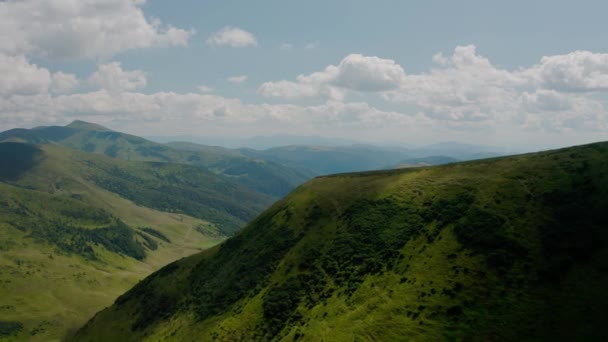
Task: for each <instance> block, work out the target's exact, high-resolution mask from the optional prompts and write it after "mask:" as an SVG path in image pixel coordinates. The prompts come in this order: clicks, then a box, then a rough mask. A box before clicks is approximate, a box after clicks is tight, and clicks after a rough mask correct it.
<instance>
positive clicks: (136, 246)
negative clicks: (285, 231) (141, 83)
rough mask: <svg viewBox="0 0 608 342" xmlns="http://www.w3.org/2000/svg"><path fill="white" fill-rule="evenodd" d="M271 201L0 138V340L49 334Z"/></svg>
mask: <svg viewBox="0 0 608 342" xmlns="http://www.w3.org/2000/svg"><path fill="white" fill-rule="evenodd" d="M271 201H272V199H271V198H270V197H269V196H264V195H261V194H259V193H255V192H253V191H252V190H250V189H248V188H246V187H243V186H241V185H239V184H234V183H232V182H227V181H226V180H225V179H224V178H223V177H220V176H218V175H216V174H214V173H211V172H208V171H205V170H203V169H200V168H197V167H193V166H188V165H178V164H168V163H152V162H129V161H123V160H117V159H112V158H109V157H105V156H101V155H95V154H90V153H84V152H79V151H76V150H72V149H68V148H65V147H61V146H57V145H31V144H26V143H12V142H6V143H0V298H2V301H1V302H0V340H2V338H3V337H6V336H12V337H10V338H8V339H9V340H12V339H13V338H17V339H18V340H28V341H29V340H40V341H49V340H58V339H61V338H63V337H64V336H65V334H66V333H67V332H68V331H69V330H71V329H75V328H76V327H78V326H80V325H82V324H83V323H84V321H86V320H87V319H88V318H90V317H91V316H92V314H93V313H95V312H97V311H99V310H100V309H102V308H103V307H106V306H107V305H109V304H111V303H112V301H113V300H115V299H116V297H117V296H118V295H120V294H121V293H124V291H126V290H127V289H128V288H130V287H131V286H133V285H134V284H135V283H136V282H137V281H139V280H141V279H142V278H143V277H145V276H147V275H149V274H150V273H152V272H154V271H156V270H158V269H159V268H160V267H162V266H164V265H166V264H168V263H170V262H172V261H174V260H177V259H179V258H182V257H184V256H187V255H190V254H193V253H196V252H200V251H201V250H203V249H205V248H208V247H211V246H213V245H215V244H217V243H218V242H220V241H222V240H223V239H225V237H226V235H228V234H232V233H233V232H234V231H236V230H237V229H239V228H240V227H242V225H244V222H246V221H248V220H250V219H251V218H252V217H254V216H255V215H257V214H258V213H259V212H261V211H262V210H263V209H264V208H266V207H267V206H269V205H270V204H271Z"/></svg>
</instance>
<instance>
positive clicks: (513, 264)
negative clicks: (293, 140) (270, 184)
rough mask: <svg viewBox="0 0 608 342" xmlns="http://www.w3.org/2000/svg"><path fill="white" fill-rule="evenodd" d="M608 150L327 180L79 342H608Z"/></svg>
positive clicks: (183, 267)
mask: <svg viewBox="0 0 608 342" xmlns="http://www.w3.org/2000/svg"><path fill="white" fill-rule="evenodd" d="M606 209H608V144H607V143H600V144H593V145H587V146H580V147H574V148H569V149H563V150H557V151H549V152H543V153H538V154H530V155H522V156H515V157H508V158H500V159H493V160H484V161H476V162H467V163H460V164H452V165H448V166H442V167H432V168H420V169H408V170H399V171H385V172H370V173H359V174H343V175H336V176H330V177H323V178H318V179H315V180H313V181H311V182H309V183H307V184H305V185H303V186H301V187H299V188H298V189H296V190H295V191H294V192H293V193H292V194H290V195H289V196H288V197H286V198H285V199H283V200H281V201H280V202H278V203H277V204H275V205H274V206H273V207H272V208H271V209H269V210H268V211H266V212H265V213H263V214H262V215H260V216H259V217H258V218H257V219H256V220H254V221H253V222H252V223H251V224H249V225H248V226H247V228H245V229H244V230H243V231H242V232H241V233H240V234H239V235H237V236H236V237H234V238H231V239H230V240H228V241H226V242H225V243H223V244H222V245H221V246H219V247H216V248H214V249H213V250H210V251H207V252H205V253H202V254H199V255H196V256H193V257H190V258H187V259H184V260H181V261H179V262H176V263H174V264H172V265H170V266H168V267H166V268H164V269H163V270H161V271H160V272H158V273H156V274H154V275H152V276H150V277H149V278H147V279H146V280H144V281H143V282H141V283H140V284H138V285H137V286H136V287H134V288H133V289H132V290H130V291H129V292H127V293H126V294H125V295H123V296H121V297H120V298H119V299H118V300H117V301H116V302H115V304H114V305H113V306H112V307H111V308H109V309H107V310H104V311H102V312H100V313H99V314H98V315H96V317H95V318H94V319H93V320H91V321H90V322H89V323H88V324H87V325H86V326H85V327H83V328H82V329H81V330H80V331H79V333H78V334H77V335H76V338H75V340H78V341H102V340H111V339H130V340H134V339H135V340H138V339H143V340H148V339H149V340H157V339H170V340H184V339H191V338H192V337H195V338H196V339H198V340H216V339H217V340H288V341H291V340H305V341H318V340H321V339H323V340H332V341H342V340H346V341H351V340H370V341H373V340H479V341H487V340H522V339H531V340H603V339H606V338H607V337H608V331H607V330H606V329H605V327H604V323H603V319H604V317H605V315H606V313H607V312H608V295H607V294H606V293H605V291H604V289H605V288H606V286H608V261H607V260H608V249H607V246H608V245H607V243H608V219H607V217H606V215H605V214H603V213H605V212H606Z"/></svg>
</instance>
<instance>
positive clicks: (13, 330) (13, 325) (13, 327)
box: [0, 321, 23, 337]
mask: <svg viewBox="0 0 608 342" xmlns="http://www.w3.org/2000/svg"><path fill="white" fill-rule="evenodd" d="M21 329H23V324H21V323H19V322H7V321H0V337H11V336H13V335H16V334H17V333H18V332H20V331H21Z"/></svg>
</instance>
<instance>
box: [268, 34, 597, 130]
mask: <svg viewBox="0 0 608 342" xmlns="http://www.w3.org/2000/svg"><path fill="white" fill-rule="evenodd" d="M432 60H433V62H434V63H435V66H434V67H433V68H432V69H431V70H430V71H428V72H423V73H418V74H406V73H405V71H404V70H403V68H402V67H401V66H400V65H399V64H397V63H396V62H395V61H393V60H390V59H383V58H379V57H375V56H363V55H359V54H351V55H348V56H346V57H345V58H344V59H343V60H342V61H341V62H340V63H339V64H338V65H329V66H328V67H326V68H325V69H324V70H322V71H319V72H315V73H312V74H310V75H300V76H298V77H297V78H296V80H295V81H288V80H281V81H276V82H266V83H263V84H262V85H260V87H259V88H258V93H260V94H261V95H264V96H267V97H279V98H284V99H287V100H293V99H304V98H309V99H314V98H316V99H321V100H326V99H339V100H344V99H345V98H347V97H348V96H349V94H351V93H354V92H359V93H375V94H378V95H380V97H381V98H382V99H384V100H387V101H389V102H394V103H397V104H400V105H406V106H408V107H412V106H413V107H414V108H417V109H418V110H419V111H420V112H421V113H423V114H424V115H425V116H427V117H429V118H431V119H433V120H438V121H445V122H454V123H455V122H462V123H467V124H465V125H460V126H463V127H465V126H467V125H468V126H469V127H479V125H480V124H479V123H487V124H489V125H496V124H504V123H516V124H519V125H522V126H525V127H532V126H533V125H532V124H533V123H534V125H542V126H544V127H545V128H547V129H557V128H559V129H567V128H572V127H574V123H575V120H573V119H572V118H574V117H580V118H581V120H584V121H585V122H587V123H588V124H586V127H588V128H589V129H593V127H596V129H597V128H598V127H603V126H604V123H603V122H605V121H606V120H607V119H608V118H607V114H606V108H605V103H603V102H602V101H599V100H596V99H594V98H593V97H592V96H591V95H588V94H589V93H594V92H595V93H597V92H602V91H606V90H608V54H601V53H593V52H589V51H575V52H572V53H569V54H565V55H558V56H547V57H543V58H542V59H541V60H540V63H538V64H536V65H533V66H530V67H528V68H519V69H516V70H506V69H501V68H499V67H497V66H495V65H493V64H492V63H491V62H490V60H488V59H487V58H485V57H483V56H482V55H480V54H479V53H478V52H477V49H476V47H475V46H474V45H466V46H457V47H456V48H455V49H454V51H453V53H452V54H451V55H448V56H445V55H443V54H442V53H437V54H435V55H434V56H433V57H432ZM591 113H594V114H593V115H592V114H591ZM547 118H551V119H550V120H549V119H547ZM590 120H595V121H590ZM538 127H540V126H538ZM578 127H579V128H580V127H582V126H581V125H578Z"/></svg>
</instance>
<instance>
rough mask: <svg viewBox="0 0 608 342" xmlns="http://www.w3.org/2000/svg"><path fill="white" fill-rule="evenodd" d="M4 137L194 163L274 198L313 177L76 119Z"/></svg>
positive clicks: (216, 150)
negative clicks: (68, 122)
mask: <svg viewBox="0 0 608 342" xmlns="http://www.w3.org/2000/svg"><path fill="white" fill-rule="evenodd" d="M1 141H21V142H29V143H34V144H47V143H56V144H60V145H63V146H66V147H70V148H74V149H78V150H81V151H84V152H91V153H97V154H103V155H106V156H109V157H112V158H117V159H124V160H132V161H152V162H164V163H179V164H189V165H194V166H198V167H201V168H204V169H208V170H210V171H212V172H214V173H216V174H218V175H220V176H225V177H226V179H227V180H229V181H232V182H235V183H240V184H241V185H245V186H247V187H249V188H251V189H253V190H255V191H258V192H261V193H263V194H266V195H269V196H272V197H275V198H278V197H281V196H283V195H285V194H287V193H288V192H289V191H291V190H292V189H293V188H294V187H296V186H297V185H299V184H301V183H303V182H304V181H306V180H308V179H310V176H309V175H307V174H304V173H301V172H299V171H297V170H294V169H291V168H288V167H285V166H283V165H281V164H278V163H275V162H271V161H266V160H261V159H255V158H251V157H247V156H244V155H242V154H240V153H239V152H238V151H235V150H229V149H221V148H213V147H206V148H202V147H201V148H198V149H196V150H193V149H179V148H173V147H171V146H169V145H163V144H158V143H155V142H152V141H149V140H146V139H143V138H140V137H137V136H134V135H130V134H125V133H120V132H115V131H112V130H110V129H107V128H105V127H102V126H99V125H96V124H92V123H87V122H83V121H74V122H72V123H71V124H69V125H67V126H49V127H37V128H33V129H29V130H28V129H13V130H9V131H5V132H1V133H0V142H1Z"/></svg>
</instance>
